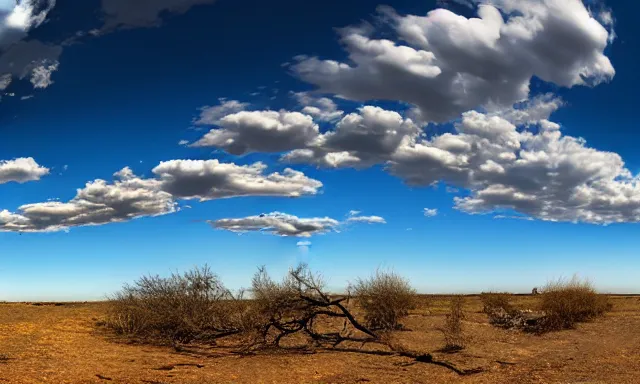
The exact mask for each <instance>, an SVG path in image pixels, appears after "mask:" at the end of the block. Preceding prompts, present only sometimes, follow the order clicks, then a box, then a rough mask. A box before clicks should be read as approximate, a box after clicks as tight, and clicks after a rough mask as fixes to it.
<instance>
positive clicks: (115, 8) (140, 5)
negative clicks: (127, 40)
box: [102, 0, 215, 31]
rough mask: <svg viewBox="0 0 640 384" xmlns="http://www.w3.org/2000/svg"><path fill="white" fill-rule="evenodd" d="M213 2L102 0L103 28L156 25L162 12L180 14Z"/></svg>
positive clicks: (191, 0) (187, 0)
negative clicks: (196, 6)
mask: <svg viewBox="0 0 640 384" xmlns="http://www.w3.org/2000/svg"><path fill="white" fill-rule="evenodd" d="M213 2H215V0H135V1H132V0H102V10H103V12H104V14H105V25H104V27H103V30H105V31H108V30H112V29H115V28H139V27H153V26H157V25H159V24H160V22H161V21H162V19H161V15H162V13H163V12H170V13H175V14H181V13H185V12H187V11H188V10H189V9H190V8H191V7H193V6H195V5H200V4H211V3H213Z"/></svg>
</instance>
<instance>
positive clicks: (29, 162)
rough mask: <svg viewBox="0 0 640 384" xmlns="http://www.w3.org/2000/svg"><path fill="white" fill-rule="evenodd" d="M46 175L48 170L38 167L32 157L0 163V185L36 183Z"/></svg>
mask: <svg viewBox="0 0 640 384" xmlns="http://www.w3.org/2000/svg"><path fill="white" fill-rule="evenodd" d="M48 174H49V168H45V167H43V166H41V165H39V164H38V163H36V161H35V160H34V159H33V158H32V157H26V158H25V157H22V158H18V159H14V160H3V161H0V184H5V183H9V182H12V181H13V182H16V183H26V182H28V181H37V180H40V178H41V177H43V176H46V175H48Z"/></svg>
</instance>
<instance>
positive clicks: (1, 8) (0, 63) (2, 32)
mask: <svg viewBox="0 0 640 384" xmlns="http://www.w3.org/2000/svg"><path fill="white" fill-rule="evenodd" d="M54 6H55V0H18V1H17V2H16V1H15V0H0V78H1V79H2V81H0V83H2V84H0V90H4V89H6V88H7V87H8V86H9V85H10V84H11V80H12V79H13V78H14V77H18V78H24V77H27V76H35V77H37V78H39V79H40V78H41V77H38V76H40V74H42V73H43V72H41V71H40V70H37V71H35V72H34V70H36V68H39V66H40V65H42V62H43V61H44V60H57V58H58V56H59V55H60V52H61V50H62V48H60V47H55V46H49V45H46V44H43V43H41V42H39V41H37V40H29V41H27V40H25V38H26V37H27V35H28V32H29V30H31V29H33V28H36V27H38V26H39V25H40V24H42V22H43V21H44V20H45V19H46V17H47V15H48V14H49V12H50V11H51V9H53V7H54ZM44 68H45V69H49V67H44ZM50 69H53V68H50ZM49 72H52V70H50V71H49ZM38 84H44V82H41V81H39V82H38Z"/></svg>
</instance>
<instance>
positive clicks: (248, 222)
mask: <svg viewBox="0 0 640 384" xmlns="http://www.w3.org/2000/svg"><path fill="white" fill-rule="evenodd" d="M209 224H211V225H212V226H213V227H214V228H217V229H224V230H227V231H232V232H238V233H244V232H258V231H259V232H266V233H269V234H273V235H278V236H295V237H311V236H312V235H317V234H321V233H326V232H329V231H332V230H335V229H336V228H337V227H338V225H339V224H340V222H338V221H337V220H334V219H331V218H328V217H324V218H320V217H316V218H299V217H297V216H293V215H288V214H285V213H280V212H273V213H269V214H263V215H259V216H249V217H245V218H240V219H221V220H216V221H210V222H209ZM306 246H308V245H306Z"/></svg>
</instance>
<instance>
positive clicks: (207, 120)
mask: <svg viewBox="0 0 640 384" xmlns="http://www.w3.org/2000/svg"><path fill="white" fill-rule="evenodd" d="M219 101H220V104H219V105H215V106H206V107H203V108H201V109H200V116H199V117H198V118H197V119H196V120H195V121H194V124H196V125H218V124H220V119H222V118H223V117H225V116H227V115H232V114H234V113H238V112H240V111H244V110H245V109H246V108H247V107H248V106H249V103H241V102H239V101H237V100H226V99H220V100H219Z"/></svg>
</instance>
